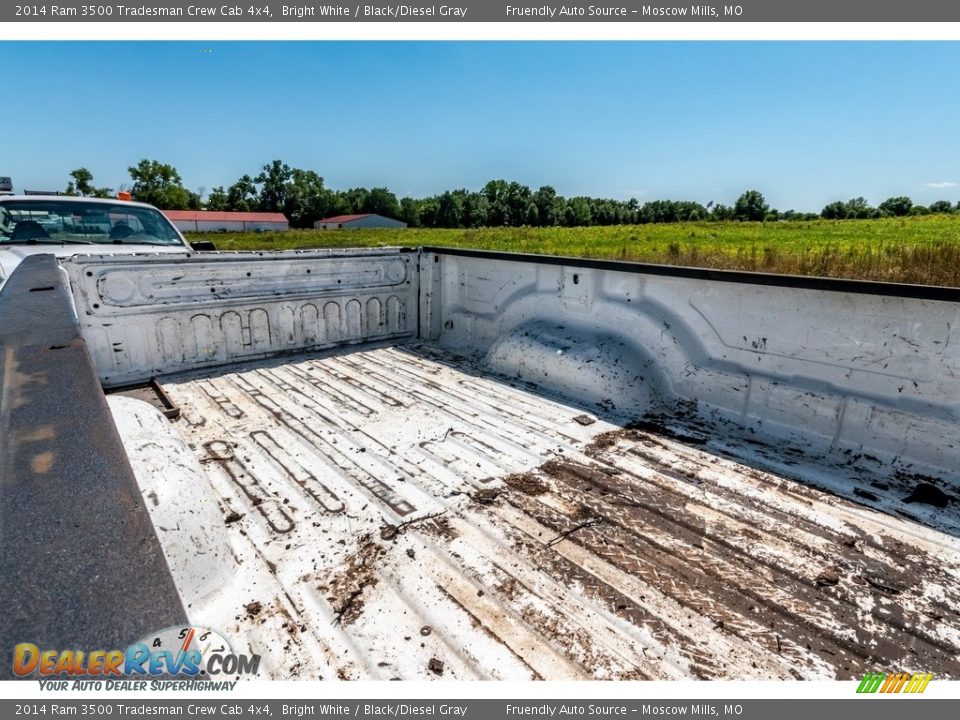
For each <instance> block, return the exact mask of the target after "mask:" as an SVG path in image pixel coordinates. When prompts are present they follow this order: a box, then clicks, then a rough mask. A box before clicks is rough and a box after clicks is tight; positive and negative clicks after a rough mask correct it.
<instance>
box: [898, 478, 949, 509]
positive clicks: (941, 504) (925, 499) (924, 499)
mask: <svg viewBox="0 0 960 720" xmlns="http://www.w3.org/2000/svg"><path fill="white" fill-rule="evenodd" d="M950 499H951V498H950V496H949V495H947V494H946V493H945V492H944V491H943V490H941V489H940V488H938V487H937V486H936V485H931V484H930V483H928V482H920V483H917V486H916V487H915V488H914V489H913V492H912V493H910V494H909V495H908V496H907V497H905V498H904V499H903V501H904V502H905V503H915V502H916V503H924V504H926V505H933V506H934V507H936V508H941V509H942V508H945V507H946V506H947V503H949V502H950Z"/></svg>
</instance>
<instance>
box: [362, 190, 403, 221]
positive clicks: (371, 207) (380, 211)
mask: <svg viewBox="0 0 960 720" xmlns="http://www.w3.org/2000/svg"><path fill="white" fill-rule="evenodd" d="M360 212H363V213H376V214H377V215H383V216H384V217H388V218H394V219H396V218H398V217H399V216H400V203H399V202H397V196H396V195H394V194H393V193H392V192H390V191H389V190H388V189H387V188H385V187H375V188H372V189H371V190H370V192H368V193H367V194H366V197H364V198H363V202H362V203H361V204H360Z"/></svg>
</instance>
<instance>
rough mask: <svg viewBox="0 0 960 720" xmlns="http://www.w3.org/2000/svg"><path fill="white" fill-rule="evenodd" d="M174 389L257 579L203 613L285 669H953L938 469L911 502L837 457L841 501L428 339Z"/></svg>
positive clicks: (488, 672) (614, 672)
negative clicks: (496, 374)
mask: <svg viewBox="0 0 960 720" xmlns="http://www.w3.org/2000/svg"><path fill="white" fill-rule="evenodd" d="M163 388H164V390H165V391H166V393H167V394H168V396H169V398H170V399H171V401H172V402H174V403H175V404H176V405H177V407H178V408H179V409H180V411H181V413H182V415H181V418H180V419H178V420H176V421H175V422H174V427H176V428H177V429H179V431H180V432H181V433H182V434H183V436H184V438H185V439H186V440H187V441H188V442H189V444H190V447H191V448H192V449H193V451H194V453H195V456H196V459H197V460H199V461H200V464H201V466H202V467H203V469H204V472H205V474H206V478H207V480H208V481H209V484H210V489H211V492H212V493H213V495H214V496H215V497H216V498H217V500H216V502H217V507H218V510H219V513H220V517H221V518H222V519H221V523H222V525H221V527H219V528H217V532H218V533H222V534H223V535H224V536H226V537H227V538H228V539H229V541H230V543H231V545H232V546H233V557H231V558H230V559H229V562H232V563H235V564H236V567H237V568H238V572H239V571H240V568H242V569H243V572H245V573H247V576H248V577H249V578H251V579H250V581H249V582H247V583H246V585H245V586H244V588H243V590H242V592H238V593H236V595H237V596H236V597H235V598H232V599H231V602H233V603H235V606H236V611H235V612H232V611H231V612H230V613H227V615H228V616H229V617H228V618H227V619H226V620H224V619H223V618H222V617H221V618H217V617H212V616H211V617H201V618H198V620H200V621H206V622H208V623H209V624H211V625H213V624H214V623H217V622H219V624H220V625H221V626H222V629H223V630H224V632H225V633H226V634H227V635H228V636H233V637H244V638H249V640H250V642H251V644H252V645H253V646H254V649H255V650H256V651H257V652H260V653H262V654H263V655H264V658H265V663H266V664H267V665H268V666H269V667H270V668H271V669H272V672H274V673H275V674H276V676H278V677H293V678H297V677H302V678H313V679H316V678H338V677H339V678H350V679H359V678H376V679H394V678H401V679H408V678H434V679H436V678H444V679H471V678H492V679H497V678H511V679H538V678H543V679H551V680H555V679H568V678H583V679H648V678H649V679H677V678H691V677H692V678H710V679H712V678H718V679H724V678H730V679H745V678H753V679H790V678H797V679H833V678H839V679H850V678H859V677H862V675H863V674H864V673H866V672H869V671H875V670H878V669H882V670H887V669H896V670H902V671H915V672H921V671H922V672H932V673H934V676H935V677H938V678H943V677H952V678H954V679H957V678H960V655H958V654H960V610H958V609H960V540H958V537H957V532H956V530H955V528H956V527H957V521H956V516H957V514H958V512H960V508H958V504H957V502H956V501H955V500H954V499H952V498H950V499H949V500H948V501H945V504H944V507H942V508H941V507H937V508H934V507H933V505H932V504H930V503H929V502H924V498H925V497H933V498H934V499H935V500H937V501H939V500H940V498H939V496H936V495H935V494H933V493H931V491H930V490H929V489H924V488H923V487H920V489H919V491H918V492H919V493H920V495H921V497H919V498H914V500H913V501H911V502H905V503H902V510H903V515H898V514H897V512H896V511H895V509H893V508H892V503H895V502H900V500H901V498H899V495H903V494H904V493H902V492H901V491H900V490H896V492H894V491H891V492H892V493H893V495H890V496H889V497H888V496H887V495H883V488H879V489H878V487H876V480H875V478H874V480H873V483H874V484H870V482H869V481H861V480H860V479H859V478H857V477H846V476H843V473H842V470H840V469H836V468H835V469H834V470H833V471H832V472H833V476H832V478H833V480H832V481H834V482H836V483H837V486H838V487H839V486H841V485H842V486H847V487H848V489H849V498H842V497H839V496H838V495H837V494H835V493H830V492H825V491H824V490H822V489H817V487H816V485H817V484H820V485H821V486H824V481H823V477H824V475H825V474H826V475H829V472H828V470H829V469H827V470H824V469H822V468H821V469H819V470H817V471H816V472H811V481H810V482H800V481H798V480H803V478H802V477H801V476H802V473H803V472H804V471H803V469H802V466H800V465H793V466H789V468H790V470H789V472H783V473H779V474H778V473H772V472H769V471H767V470H764V469H761V468H762V467H764V466H763V463H761V462H756V463H752V462H747V461H743V460H740V461H738V460H737V459H734V458H733V457H731V454H730V452H728V450H729V445H730V441H729V439H728V438H721V437H715V438H711V437H703V436H696V437H693V436H689V435H685V434H683V433H678V432H675V431H671V430H670V428H668V427H666V426H663V427H661V426H659V425H658V424H657V423H655V422H650V421H647V422H644V423H639V424H635V425H633V426H626V427H625V426H624V425H623V424H620V425H618V424H615V423H613V422H611V421H610V420H611V419H610V418H609V417H608V416H607V415H605V414H604V412H603V410H602V409H600V408H593V409H589V408H584V407H575V406H572V405H568V404H565V403H564V402H562V401H560V400H557V399H553V398H549V397H546V396H544V395H542V394H538V393H537V392H535V391H534V390H533V389H531V388H529V387H526V386H523V385H521V384H517V383H515V384H510V383H508V382H507V381H505V380H499V379H496V378H493V377H490V376H484V375H483V373H482V372H481V371H480V370H479V369H478V367H477V366H474V365H472V364H471V363H469V362H467V361H465V360H463V359H461V358H458V357H456V356H455V355H452V354H449V353H445V352H442V351H439V350H436V349H432V348H430V347H425V346H410V347H405V346H397V347H380V348H376V349H366V350H359V351H355V352H351V353H347V354H339V355H331V356H327V357H319V358H316V357H314V358H310V357H296V358H292V359H287V360H286V361H285V362H278V361H273V362H264V363H258V364H248V365H246V366H242V367H233V368H229V369H227V370H226V371H223V372H222V374H218V372H217V371H208V372H207V373H206V374H203V375H190V376H182V377H175V378H166V379H165V380H163ZM760 450H761V451H764V449H762V448H761V449H760ZM776 450H777V449H776V448H767V449H766V450H765V451H766V452H769V453H770V454H771V455H775V454H776ZM758 457H759V455H758ZM783 467H784V468H787V467H788V465H784V466H783ZM791 473H794V475H793V479H791V477H789V476H790V475H791ZM814 476H815V477H814ZM901 480H902V482H903V483H906V484H909V483H913V485H914V486H918V485H922V482H921V481H917V480H916V479H913V478H906V479H901ZM881 484H882V483H881ZM826 486H829V482H827V483H826ZM856 488H859V489H860V490H861V492H862V494H861V493H856V494H855V493H854V490H855V489H856ZM914 489H916V488H914ZM934 489H936V488H934ZM897 493H899V495H898V494H897ZM924 493H926V495H924ZM891 498H892V499H891ZM871 504H872V505H873V506H874V507H871ZM881 510H882V511H881ZM927 510H929V511H931V512H933V511H934V510H935V511H936V512H937V513H940V514H941V516H942V517H945V518H946V520H945V521H944V523H943V525H942V527H939V528H938V527H931V523H921V522H916V521H914V520H913V519H910V517H911V513H916V512H926V511H927ZM924 517H927V516H924ZM921 519H923V518H921ZM158 532H159V534H160V535H161V540H163V535H164V532H166V531H165V530H164V529H163V528H160V529H159V530H158ZM249 608H255V609H256V612H253V611H251V610H249ZM188 612H189V610H188ZM221 612H222V605H221ZM191 619H193V617H191ZM281 648H282V651H281V650H280V649H281Z"/></svg>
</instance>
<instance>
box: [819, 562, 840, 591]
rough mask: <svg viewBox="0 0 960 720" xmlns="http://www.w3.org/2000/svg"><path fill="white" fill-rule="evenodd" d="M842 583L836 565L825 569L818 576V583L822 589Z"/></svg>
mask: <svg viewBox="0 0 960 720" xmlns="http://www.w3.org/2000/svg"><path fill="white" fill-rule="evenodd" d="M839 582H840V571H839V570H838V569H837V567H836V566H835V565H831V566H830V567H828V568H826V569H824V571H823V572H821V573H820V574H819V575H817V579H816V583H817V585H818V586H820V587H833V586H834V585H836V584H837V583H839Z"/></svg>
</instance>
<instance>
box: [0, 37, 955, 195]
mask: <svg viewBox="0 0 960 720" xmlns="http://www.w3.org/2000/svg"><path fill="white" fill-rule="evenodd" d="M0 66H2V67H3V68H4V75H3V77H4V80H3V97H4V101H3V106H4V115H5V120H4V126H5V130H4V133H3V139H2V141H0V174H3V175H11V176H13V179H14V184H15V187H16V188H17V189H18V190H20V189H23V188H36V189H57V188H62V187H64V186H65V185H66V182H67V180H68V177H67V175H68V173H69V172H70V170H72V169H74V168H76V167H78V166H85V167H87V168H89V169H90V170H91V171H92V172H93V174H94V178H95V181H96V183H97V184H99V185H108V186H112V187H118V186H119V185H120V184H121V183H123V182H128V181H129V177H128V175H127V172H126V168H127V166H128V165H132V164H134V163H136V161H137V160H139V159H140V158H151V159H157V160H160V161H163V162H168V163H171V164H173V165H174V166H175V167H176V168H177V169H178V170H179V171H180V174H181V175H182V177H183V179H184V183H185V185H187V186H188V187H190V188H191V189H194V190H197V189H199V188H201V187H203V188H206V189H207V190H208V191H209V189H210V188H211V187H213V186H215V185H229V184H230V183H232V182H234V181H235V180H236V179H237V178H238V177H239V176H240V175H242V174H244V173H250V174H256V172H257V171H258V170H259V168H260V166H262V165H263V164H264V163H266V162H268V161H270V160H272V159H274V158H280V159H282V160H284V161H285V162H287V163H288V164H290V165H292V166H295V167H302V168H306V169H312V170H316V171H317V172H318V173H320V174H321V175H322V176H323V177H324V178H325V179H326V182H327V185H328V186H329V187H332V188H335V189H346V188H348V187H354V186H357V185H363V186H366V187H374V186H383V185H385V186H387V187H389V188H390V189H391V190H393V191H394V192H395V193H397V195H398V196H403V195H407V194H410V195H414V196H423V195H428V194H434V193H436V192H440V191H442V190H446V189H452V188H457V187H466V188H470V189H479V188H480V187H481V186H482V185H483V184H484V183H485V182H486V181H487V180H490V179H493V178H501V177H502V178H505V179H508V180H518V181H520V182H522V183H525V184H527V185H530V186H531V187H532V188H534V189H536V188H537V187H539V186H540V185H543V184H550V185H553V186H554V187H555V188H556V189H557V191H558V192H559V193H561V194H563V195H567V196H572V195H578V194H585V195H594V196H602V197H613V198H618V199H626V198H629V197H636V198H637V199H639V200H641V201H646V200H652V199H660V198H672V199H690V200H698V201H700V202H704V203H706V202H707V201H710V200H713V201H716V202H725V203H728V204H729V203H732V202H733V200H734V199H735V198H736V197H737V195H739V194H740V192H742V191H743V190H745V189H749V188H756V189H759V190H760V191H761V192H763V193H764V194H765V195H766V197H767V199H768V200H769V201H770V202H771V204H772V205H773V206H774V207H777V208H779V209H781V210H786V209H790V208H793V209H797V210H813V211H817V210H820V209H821V208H822V207H823V205H824V204H826V203H827V202H830V201H832V200H838V199H844V200H845V199H848V198H850V197H853V196H857V195H863V196H865V197H866V198H867V199H868V200H869V201H871V202H872V203H874V204H875V203H878V202H880V201H882V200H883V199H884V198H886V197H889V196H891V195H909V196H911V197H912V198H913V199H914V201H915V202H921V203H929V202H931V201H933V200H936V199H941V198H944V199H949V200H953V201H956V200H958V199H960V93H958V92H957V91H956V88H957V80H956V77H957V73H958V71H960V43H957V42H948V43H937V42H892V43H881V42H839V43H837V42H834V43H831V42H769V43H766V42H664V43H659V42H645V41H636V42H583V43H567V42H505V43H503V42H450V43H437V42H397V43H392V42H382V41H379V42H322V41H317V42H263V43H248V42H224V43H196V42H187V43H172V42H129V43H128V42H49V43H40V42H29V43H18V42H3V43H0ZM931 185H939V187H931Z"/></svg>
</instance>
